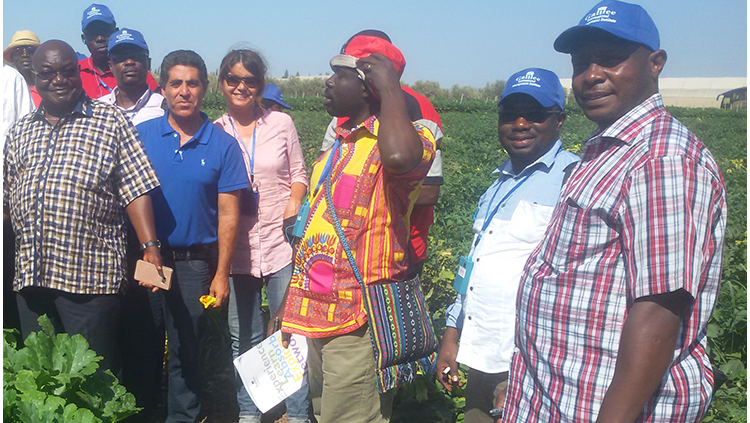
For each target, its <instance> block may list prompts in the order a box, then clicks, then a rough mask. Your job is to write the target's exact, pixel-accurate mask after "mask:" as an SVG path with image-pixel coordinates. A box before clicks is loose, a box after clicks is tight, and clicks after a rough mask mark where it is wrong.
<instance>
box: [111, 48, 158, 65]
mask: <svg viewBox="0 0 750 423" xmlns="http://www.w3.org/2000/svg"><path fill="white" fill-rule="evenodd" d="M109 58H110V59H112V61H113V62H114V63H122V62H124V61H126V60H128V59H133V61H135V62H140V63H146V62H148V53H146V52H145V51H133V52H126V53H110V54H109Z"/></svg>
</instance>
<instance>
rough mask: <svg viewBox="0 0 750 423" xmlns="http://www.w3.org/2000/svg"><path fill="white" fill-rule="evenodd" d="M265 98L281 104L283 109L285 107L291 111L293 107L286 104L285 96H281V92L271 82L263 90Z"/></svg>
mask: <svg viewBox="0 0 750 423" xmlns="http://www.w3.org/2000/svg"><path fill="white" fill-rule="evenodd" d="M263 98H264V99H265V100H271V101H274V102H276V103H279V104H280V105H281V107H285V108H287V109H290V110H291V108H292V106H290V105H288V104H286V103H284V94H281V90H280V89H279V87H277V86H276V84H274V83H273V82H269V83H268V84H266V86H265V87H264V88H263Z"/></svg>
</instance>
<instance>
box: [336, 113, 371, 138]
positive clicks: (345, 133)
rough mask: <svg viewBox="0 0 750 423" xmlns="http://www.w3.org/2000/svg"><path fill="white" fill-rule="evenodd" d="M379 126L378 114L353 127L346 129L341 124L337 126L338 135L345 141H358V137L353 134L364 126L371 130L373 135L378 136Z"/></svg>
mask: <svg viewBox="0 0 750 423" xmlns="http://www.w3.org/2000/svg"><path fill="white" fill-rule="evenodd" d="M379 126H380V125H379V123H378V115H372V116H370V117H368V118H367V119H365V120H364V121H363V122H362V123H360V124H359V125H357V126H356V127H354V128H352V129H344V128H342V127H340V126H338V127H336V135H338V136H339V137H341V139H342V140H343V141H344V142H354V141H356V137H352V134H354V133H355V132H357V131H359V130H360V129H362V128H364V129H366V130H368V131H370V133H371V134H372V135H374V136H376V137H377V136H378V127H379Z"/></svg>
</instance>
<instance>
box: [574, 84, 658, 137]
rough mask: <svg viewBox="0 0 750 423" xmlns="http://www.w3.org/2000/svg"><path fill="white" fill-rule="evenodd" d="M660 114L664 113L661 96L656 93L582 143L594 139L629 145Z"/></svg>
mask: <svg viewBox="0 0 750 423" xmlns="http://www.w3.org/2000/svg"><path fill="white" fill-rule="evenodd" d="M662 113H666V109H665V108H664V102H663V101H662V98H661V94H659V93H656V94H654V95H652V96H651V97H649V98H647V99H646V100H644V101H643V103H641V104H639V105H637V106H635V107H634V108H633V109H631V110H630V111H629V112H628V113H625V115H624V116H622V117H621V118H619V119H617V120H616V121H615V123H613V124H612V125H610V126H608V127H607V128H605V129H604V130H603V131H600V130H598V129H597V130H596V131H595V132H594V134H593V135H591V136H590V137H589V139H587V140H586V141H585V142H584V143H589V142H590V141H592V140H594V139H596V138H614V139H617V140H620V141H622V142H623V143H625V144H631V143H632V142H633V140H634V139H635V138H636V137H637V136H638V134H639V133H640V132H641V130H642V129H643V127H645V126H646V125H648V123H649V122H651V121H652V120H653V119H654V118H655V117H656V116H658V115H660V114H662Z"/></svg>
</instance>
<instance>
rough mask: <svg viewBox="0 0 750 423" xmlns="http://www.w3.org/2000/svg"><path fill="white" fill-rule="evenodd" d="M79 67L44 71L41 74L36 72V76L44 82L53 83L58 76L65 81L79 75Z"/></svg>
mask: <svg viewBox="0 0 750 423" xmlns="http://www.w3.org/2000/svg"><path fill="white" fill-rule="evenodd" d="M79 72H80V71H79V69H78V66H76V67H69V68H65V69H60V70H56V71H55V70H44V71H41V72H37V71H34V75H36V77H37V78H39V79H40V80H42V81H52V80H53V79H55V78H56V77H57V75H60V76H61V77H63V79H70V78H75V77H77V76H78V74H79Z"/></svg>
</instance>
